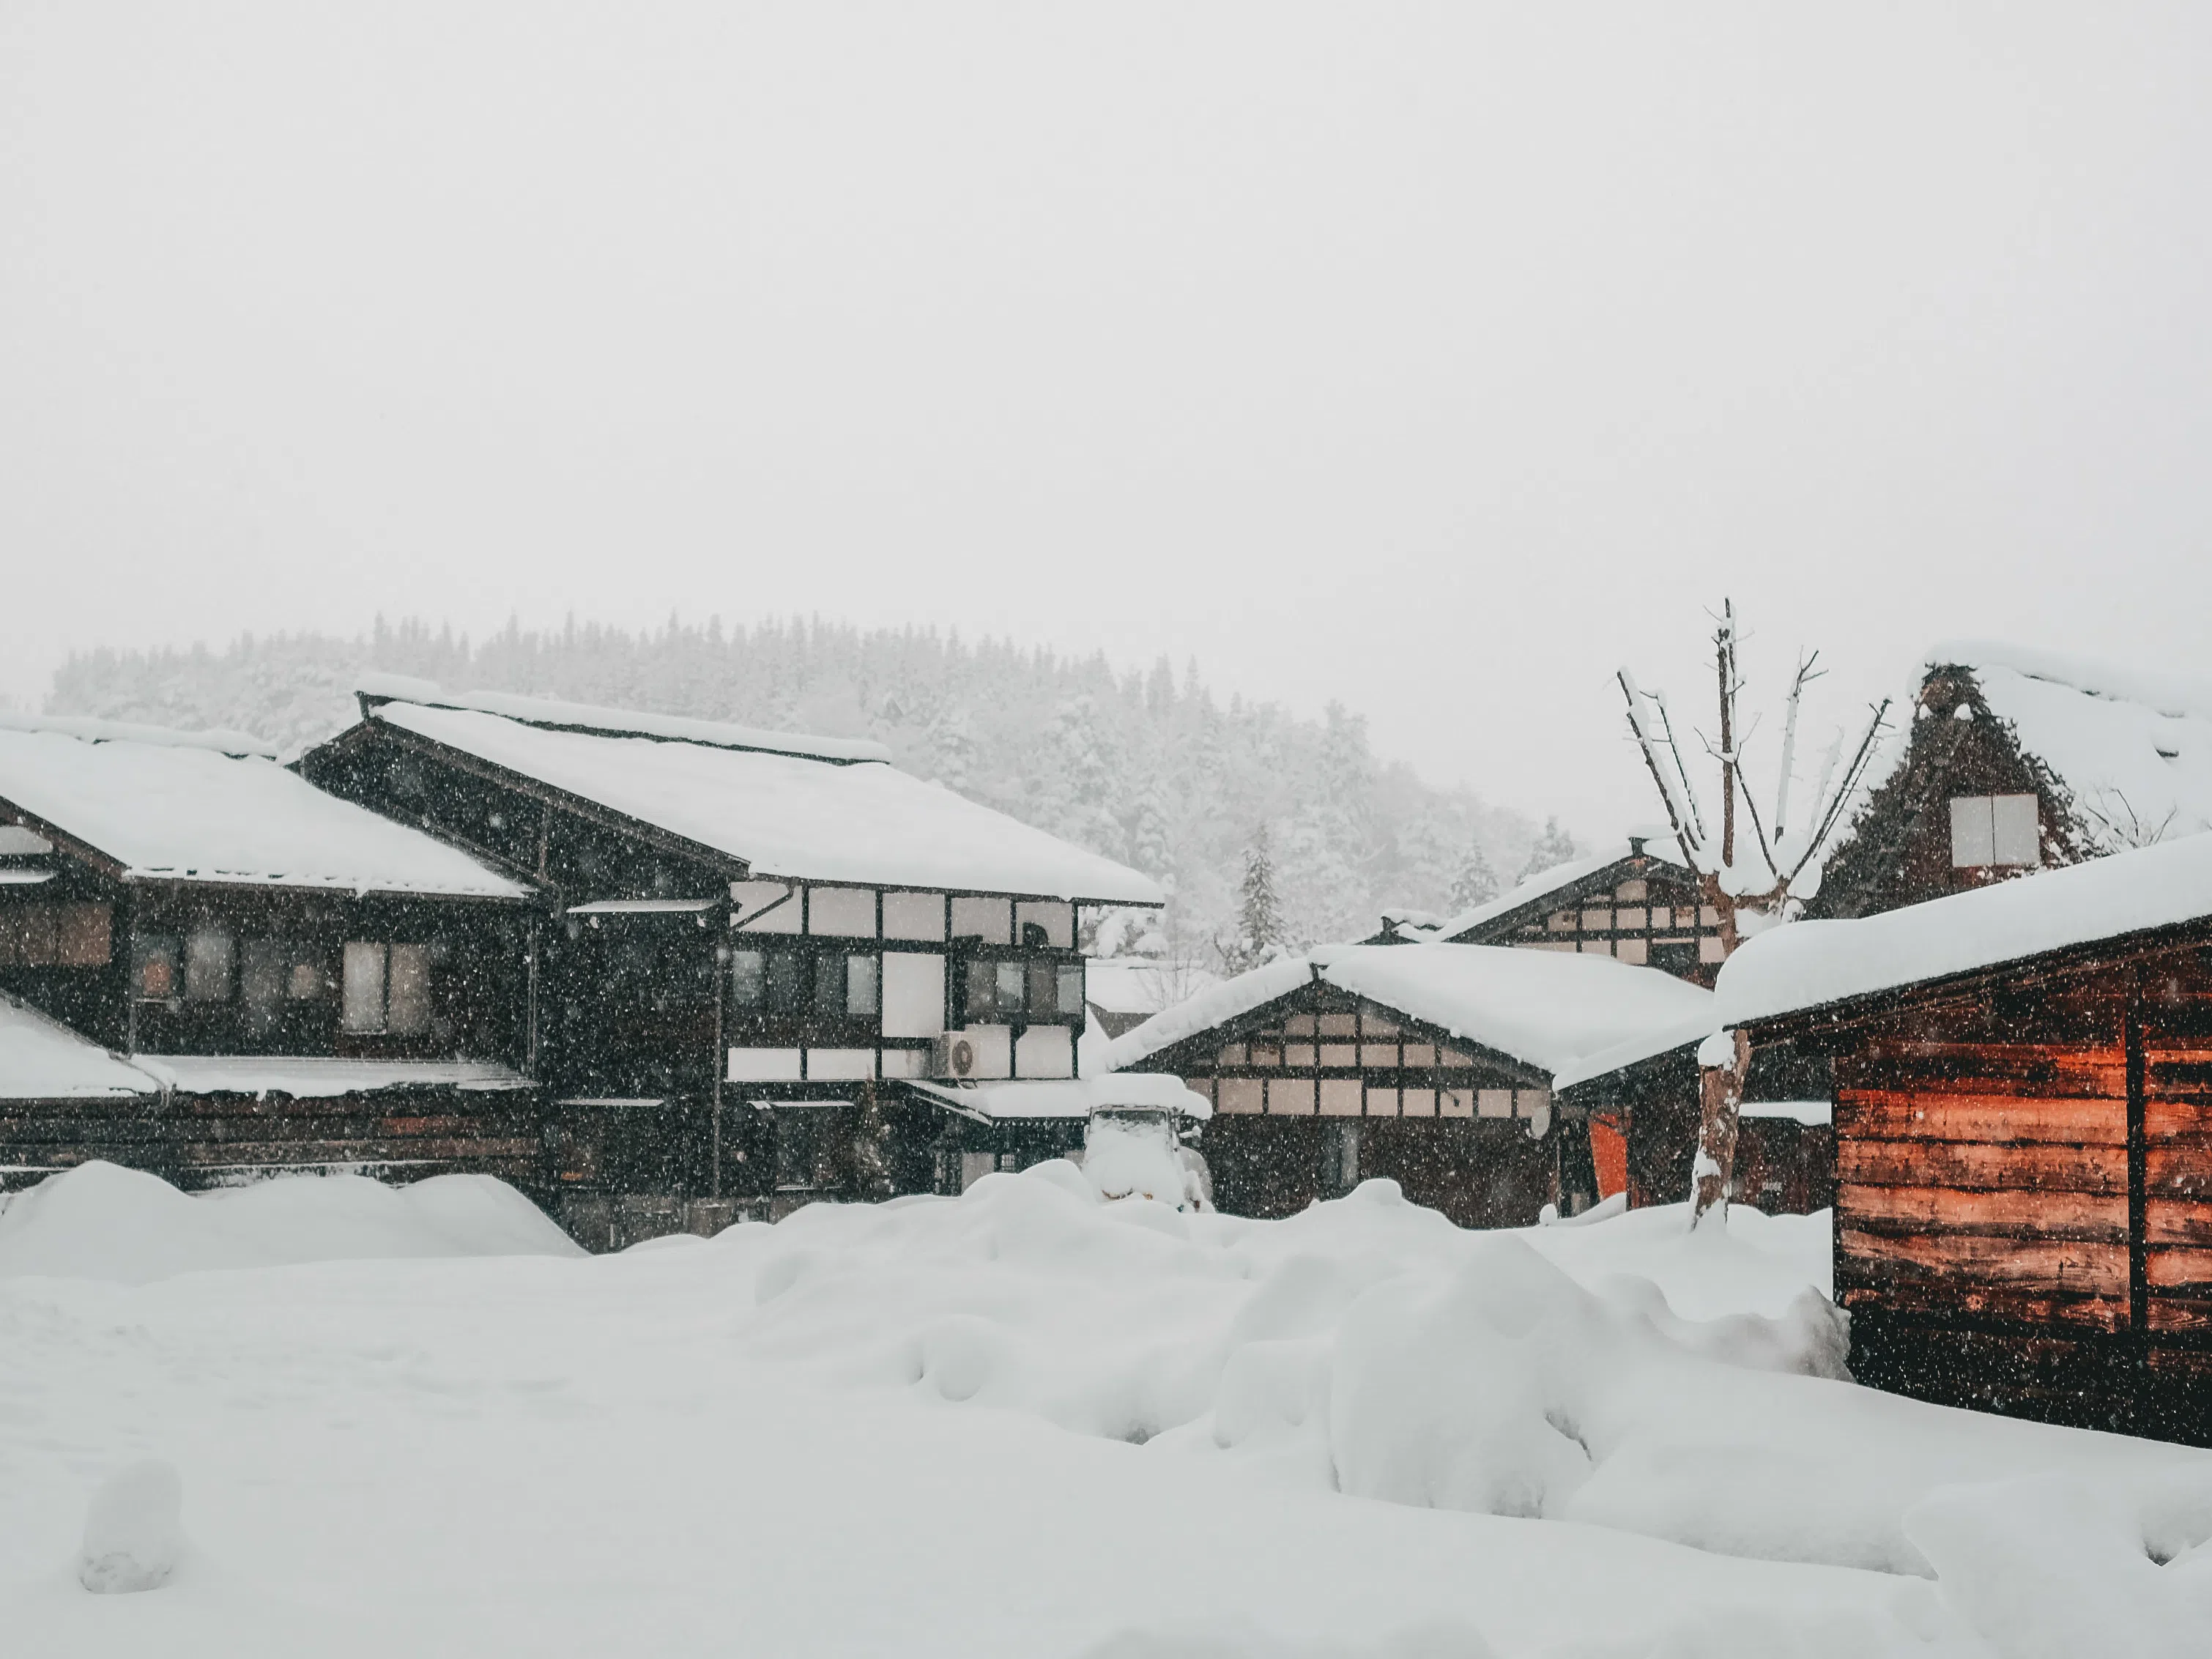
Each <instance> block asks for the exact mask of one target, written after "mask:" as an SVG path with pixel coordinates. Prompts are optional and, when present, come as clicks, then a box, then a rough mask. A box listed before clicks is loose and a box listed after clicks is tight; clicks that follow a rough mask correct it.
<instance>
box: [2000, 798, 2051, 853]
mask: <svg viewBox="0 0 2212 1659" xmlns="http://www.w3.org/2000/svg"><path fill="white" fill-rule="evenodd" d="M1990 852H1991V854H1992V856H1991V858H1990V863H1992V864H2007V865H2033V864H2040V863H2042V862H2043V822H2042V814H2041V811H2040V810H2039V803H2038V801H2037V800H2036V798H2035V797H2034V796H2033V795H1993V796H1991V797H1990Z"/></svg>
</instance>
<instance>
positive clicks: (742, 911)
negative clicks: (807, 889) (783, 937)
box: [730, 881, 803, 933]
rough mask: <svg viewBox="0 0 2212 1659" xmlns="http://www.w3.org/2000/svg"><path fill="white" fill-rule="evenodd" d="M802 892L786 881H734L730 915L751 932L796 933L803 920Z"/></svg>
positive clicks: (731, 888) (731, 889)
mask: <svg viewBox="0 0 2212 1659" xmlns="http://www.w3.org/2000/svg"><path fill="white" fill-rule="evenodd" d="M802 903H803V901H802V900H801V898H800V896H799V890H798V889H797V888H796V887H793V885H792V884H790V883H789V882H787V881H733V882H732V883H731V884H730V912H731V916H732V920H733V921H736V923H737V925H738V927H741V928H742V929H744V931H745V932H746V933H797V932H799V925H800V921H801V919H802V915H801V908H800V907H801V905H802Z"/></svg>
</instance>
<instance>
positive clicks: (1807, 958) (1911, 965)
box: [1714, 835, 2212, 1025]
mask: <svg viewBox="0 0 2212 1659" xmlns="http://www.w3.org/2000/svg"><path fill="white" fill-rule="evenodd" d="M2207 917H2212V835H2202V836H2186V837H2185V838H2183V839H2182V840H2179V841H2175V842H2165V843H2163V844H2161V845H2160V846H2156V847H2146V848H2142V849H2141V850H2139V851H2136V852H2130V853H2116V854H2113V855H2112V857H2110V858H2101V859H2094V860H2091V861H2090V862H2088V863H2087V864H2077V865H2072V866H2068V867H2067V868H2064V869H2061V870H2053V871H2050V872H2046V873H2045V874H2043V875H2039V876H2038V877H2036V878H2035V879H2033V881H2008V882H2000V883H1998V884H1996V885H1995V886H1992V887H1981V888H1976V889H1974V890H1972V891H1969V892H1964V893H1954V894H1951V895H1949V896H1947V897H1944V898H1939V899H1931V900H1929V902H1927V903H1925V904H1913V905H1907V906H1906V907H1905V908H1903V909H1899V910H1891V911H1887V912H1885V913H1884V914H1882V915H1875V916H1868V917H1866V918H1864V919H1863V920H1860V921H1800V922H1793V923H1792V924H1790V926H1789V927H1778V928H1776V929H1775V930H1774V931H1773V932H1772V933H1765V934H1762V935H1761V936H1760V937H1759V938H1758V939H1752V940H1750V941H1749V942H1747V944H1745V945H1743V946H1742V947H1741V949H1740V950H1738V951H1736V952H1735V955H1733V956H1731V957H1729V960H1728V962H1727V963H1726V965H1724V966H1723V968H1722V969H1721V974H1720V979H1719V981H1718V982H1717V985H1716V986H1715V987H1714V998H1715V1000H1714V1013H1715V1017H1716V1018H1717V1020H1719V1021H1720V1022H1721V1023H1723V1024H1729V1025H1741V1024H1747V1023H1749V1022H1751V1021H1753V1020H1757V1019H1763V1018H1771V1017H1772V1016H1775V1015H1778V1014H1784V1013H1791V1012H1796V1011H1798V1010H1800V1009H1806V1008H1817V1007H1820V1006H1825V1005H1826V1004H1829V1003H1833V1002H1842V1001H1845V1000H1850V999H1851V998H1854V997H1861V996H1866V995H1869V994H1873V993H1875V992H1878V991H1886V990H1893V989H1895V988H1898V987H1902V986H1907V985H1917V984H1920V983H1922V982H1923V981H1929V980H1937V979H1942V978H1945V977H1948V975H1954V974H1964V973H1972V972H1974V971H1977V970H1979V969H1988V968H1995V967H1999V966H2002V965H2003V964H2005V963H2014V962H2020V961H2022V960H2025V959H2026V958H2027V957H2034V956H2039V955H2041V954H2042V953H2044V952H2045V951H2057V950H2063V949H2065V948H2066V947H2068V946H2069V945H2087V944H2090V943H2093V942H2096V941H2102V940H2106V939H2119V938H2122V937H2124V936H2125V935H2128V934H2130V933H2142V932H2146V931H2148V930H2150V929H2154V928H2160V927H2176V926H2179V925H2181V924H2184V923H2188V922H2194V921H2201V920H2203V919H2204V918H2207Z"/></svg>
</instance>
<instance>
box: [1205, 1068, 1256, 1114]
mask: <svg viewBox="0 0 2212 1659" xmlns="http://www.w3.org/2000/svg"><path fill="white" fill-rule="evenodd" d="M1266 1087H1267V1085H1265V1084H1264V1083H1262V1082H1261V1081H1260V1079H1258V1078H1256V1077H1225V1078H1223V1079H1221V1085H1220V1091H1221V1097H1220V1098H1219V1099H1218V1100H1217V1101H1216V1102H1215V1103H1214V1105H1215V1107H1216V1108H1217V1109H1218V1110H1220V1111H1223V1112H1226V1113H1229V1114H1231V1115H1238V1114H1247V1113H1249V1114H1253V1115H1256V1114H1257V1113H1258V1112H1259V1110H1260V1107H1261V1101H1262V1094H1261V1091H1263V1090H1264V1089H1266Z"/></svg>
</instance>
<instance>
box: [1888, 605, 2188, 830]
mask: <svg viewBox="0 0 2212 1659" xmlns="http://www.w3.org/2000/svg"><path fill="white" fill-rule="evenodd" d="M1926 665H1927V666H1928V667H1929V668H1930V669H1935V668H1944V667H1963V668H1966V669H1968V670H1970V671H1972V674H1973V677H1974V682H1975V684H1977V685H1978V686H1979V687H1980V688H1981V692H1982V696H1983V698H1984V701H1985V702H1987V703H1988V704H1989V708H1990V713H1992V714H1996V715H1997V716H1999V717H2000V718H2002V719H2003V720H2007V721H2008V722H2009V723H2010V724H2011V726H2012V727H2013V729H2014V731H2015V732H2016V733H2018V735H2019V738H2020V742H2021V747H2022V748H2023V749H2025V750H2027V751H2028V752H2029V753H2030V754H2032V755H2034V756H2036V757H2038V758H2039V759H2040V760H2041V761H2042V762H2043V763H2044V764H2045V765H2046V766H2048V767H2050V768H2051V770H2052V771H2053V772H2054V773H2056V774H2057V775H2058V777H2059V778H2060V780H2061V781H2063V782H2064V783H2065V785H2066V787H2068V789H2069V791H2071V792H2072V794H2073V797H2074V805H2075V811H2076V813H2077V814H2078V815H2079V816H2080V817H2081V821H2082V823H2081V827H2082V829H2084V831H2085V832H2086V833H2087V835H2088V836H2089V837H2090V838H2091V840H2092V841H2093V842H2095V843H2096V844H2097V845H2099V846H2100V847H2101V848H2104V849H2105V850H2107V851H2116V850H2118V849H2119V848H2124V847H2133V846H2137V845H2142V844H2145V843H2147V842H2149V841H2152V840H2154V839H2158V838H2161V837H2163V838H2165V839H2172V837H2174V836H2186V835H2194V834H2195V833H2197V831H2198V830H2201V829H2212V684H2207V683H2205V682H2203V681H2201V680H2196V679H2191V678H2185V677H2182V676H2178V675H2169V674H2160V673H2156V672H2154V671H2147V670H2143V669H2138V668H2131V667H2123V666H2119V665H2110V664H2103V663H2096V662H2090V661H2085V660H2082V659H2078V658H2074V657H2069V656H2064V655H2062V654H2060V653H2056V652H2050V651H2041V650H2037V649H2034V648H2033V647H2025V646H2018V645H2002V644H1996V643H1991V642H1990V641H1950V642H1947V643H1944V644H1941V645H1937V646H1936V647H1933V648H1931V649H1930V650H1929V653H1927V659H1926ZM1899 746H1900V748H1901V747H1902V745H1899Z"/></svg>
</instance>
